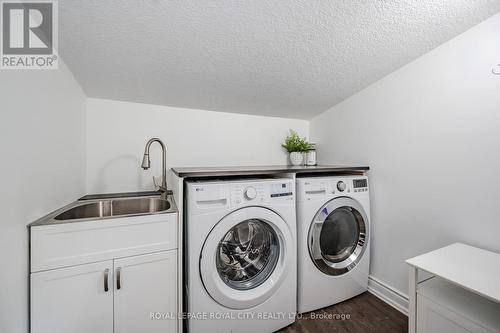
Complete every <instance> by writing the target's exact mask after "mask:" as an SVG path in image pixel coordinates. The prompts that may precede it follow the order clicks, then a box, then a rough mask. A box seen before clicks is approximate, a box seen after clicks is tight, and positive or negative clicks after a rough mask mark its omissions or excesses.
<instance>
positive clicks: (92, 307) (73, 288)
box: [31, 260, 113, 333]
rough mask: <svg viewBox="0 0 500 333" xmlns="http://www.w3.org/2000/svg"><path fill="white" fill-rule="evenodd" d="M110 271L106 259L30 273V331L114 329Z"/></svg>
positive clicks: (83, 332) (96, 331) (106, 332)
mask: <svg viewBox="0 0 500 333" xmlns="http://www.w3.org/2000/svg"><path fill="white" fill-rule="evenodd" d="M106 272H107V276H106ZM112 272H113V261H111V260H109V261H103V262H99V263H95V264H86V265H79V266H75V267H70V268H62V269H55V270H51V271H47V272H39V273H34V274H32V275H31V332H33V333H53V332H65V333H88V332H93V333H110V332H113V286H112V283H113V280H112V279H111V274H112ZM106 283H107V284H108V289H107V291H106V289H105V284H106Z"/></svg>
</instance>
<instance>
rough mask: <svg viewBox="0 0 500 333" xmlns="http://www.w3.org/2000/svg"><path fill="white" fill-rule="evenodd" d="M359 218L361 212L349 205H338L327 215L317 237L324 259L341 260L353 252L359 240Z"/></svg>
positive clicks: (335, 261) (336, 261)
mask: <svg viewBox="0 0 500 333" xmlns="http://www.w3.org/2000/svg"><path fill="white" fill-rule="evenodd" d="M360 219H361V220H362V219H363V218H362V217H361V214H359V212H358V211H357V210H355V209H353V208H351V207H340V208H338V209H336V210H334V211H333V212H332V213H330V215H328V217H327V218H326V220H325V222H324V223H323V227H322V228H321V233H320V237H319V245H320V248H321V253H322V254H323V256H324V258H325V259H326V260H328V261H330V262H333V263H338V262H342V261H344V260H346V259H347V258H348V257H349V256H350V255H351V254H352V253H353V252H354V250H355V249H356V246H357V245H358V240H359V224H358V220H360Z"/></svg>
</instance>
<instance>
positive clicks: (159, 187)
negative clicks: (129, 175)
mask: <svg viewBox="0 0 500 333" xmlns="http://www.w3.org/2000/svg"><path fill="white" fill-rule="evenodd" d="M162 180H163V179H162V177H161V176H160V178H159V181H158V180H157V179H156V177H155V176H153V184H154V186H155V189H156V190H158V191H160V192H166V191H167V189H166V188H164V187H163V186H161V185H160V184H161V183H162Z"/></svg>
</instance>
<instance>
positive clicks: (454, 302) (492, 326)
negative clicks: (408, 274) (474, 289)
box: [417, 277, 500, 332]
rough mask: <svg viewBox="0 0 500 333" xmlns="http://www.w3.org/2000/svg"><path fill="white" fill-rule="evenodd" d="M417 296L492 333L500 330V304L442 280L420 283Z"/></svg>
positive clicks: (435, 278)
mask: <svg viewBox="0 0 500 333" xmlns="http://www.w3.org/2000/svg"><path fill="white" fill-rule="evenodd" d="M417 294H418V297H425V298H427V299H428V300H430V301H432V302H434V303H436V304H438V305H439V306H441V307H444V308H446V309H447V310H448V311H452V312H453V313H455V314H457V315H458V316H460V317H462V318H464V319H466V320H467V321H470V322H473V323H475V324H476V325H477V326H481V327H484V328H486V329H487V330H489V331H491V332H498V330H499V328H500V304H498V303H496V302H493V301H490V300H488V299H485V298H484V297H482V296H479V295H476V294H474V293H471V292H470V291H467V290H465V289H463V288H461V287H458V286H456V285H454V284H452V283H449V282H447V281H445V280H443V279H441V278H438V277H434V278H431V279H428V280H426V281H425V282H422V283H419V284H418V287H417Z"/></svg>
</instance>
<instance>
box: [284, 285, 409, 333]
mask: <svg viewBox="0 0 500 333" xmlns="http://www.w3.org/2000/svg"><path fill="white" fill-rule="evenodd" d="M323 332H324V333H326V332H349V333H358V332H359V333H366V332H376V333H392V332H394V333H407V332H408V317H407V316H405V315H404V314H402V313H401V312H399V311H397V310H396V309H394V308H392V307H391V306H389V305H387V304H386V303H384V302H382V301H381V300H380V299H378V298H377V297H375V296H373V295H372V294H370V293H364V294H361V295H359V296H357V297H354V298H351V299H349V300H347V301H345V302H342V303H339V304H336V305H333V306H331V307H328V308H324V309H320V310H317V311H313V312H310V313H306V314H304V315H303V317H302V318H301V319H299V320H297V321H296V322H295V323H294V324H292V325H290V326H288V327H286V328H285V329H283V330H281V331H279V332H278V333H323Z"/></svg>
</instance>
